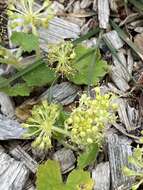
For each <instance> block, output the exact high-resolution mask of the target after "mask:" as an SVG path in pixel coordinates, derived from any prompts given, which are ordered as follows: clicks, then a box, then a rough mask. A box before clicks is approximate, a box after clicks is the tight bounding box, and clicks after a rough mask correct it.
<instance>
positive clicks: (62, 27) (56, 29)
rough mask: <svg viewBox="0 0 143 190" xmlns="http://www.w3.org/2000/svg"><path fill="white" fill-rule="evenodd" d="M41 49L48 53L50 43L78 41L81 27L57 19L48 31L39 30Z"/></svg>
mask: <svg viewBox="0 0 143 190" xmlns="http://www.w3.org/2000/svg"><path fill="white" fill-rule="evenodd" d="M39 35H40V42H41V45H40V46H41V48H42V49H43V50H44V51H48V48H47V44H48V43H59V42H61V41H63V40H64V39H76V38H78V36H79V35H80V27H79V26H78V25H77V24H74V23H72V22H69V21H66V20H64V19H61V18H57V17H55V18H54V19H53V20H52V21H50V23H49V27H48V28H47V29H45V28H40V29H39Z"/></svg>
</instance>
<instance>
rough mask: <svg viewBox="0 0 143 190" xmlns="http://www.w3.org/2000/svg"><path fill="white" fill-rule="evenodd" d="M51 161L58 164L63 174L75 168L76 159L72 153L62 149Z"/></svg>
mask: <svg viewBox="0 0 143 190" xmlns="http://www.w3.org/2000/svg"><path fill="white" fill-rule="evenodd" d="M53 159H54V160H57V161H59V162H60V166H61V171H62V173H63V174H65V173H67V172H69V171H71V170H72V169H73V168H74V167H75V165H74V164H75V162H76V158H75V156H74V154H73V151H71V150H70V149H66V148H63V149H61V150H58V151H57V152H55V153H54V155H53Z"/></svg>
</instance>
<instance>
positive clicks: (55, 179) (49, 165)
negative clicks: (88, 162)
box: [36, 160, 94, 190]
mask: <svg viewBox="0 0 143 190" xmlns="http://www.w3.org/2000/svg"><path fill="white" fill-rule="evenodd" d="M93 184H94V182H93V180H92V179H91V178H90V173H89V172H86V171H83V170H73V171H72V172H71V173H70V174H69V176H68V178H67V181H66V183H64V182H63V180H62V175H61V172H60V165H59V163H58V162H56V161H52V160H48V161H47V162H45V163H44V164H41V165H40V166H39V167H38V171H37V180H36V186H37V190H51V189H52V190H58V189H59V190H92V188H93Z"/></svg>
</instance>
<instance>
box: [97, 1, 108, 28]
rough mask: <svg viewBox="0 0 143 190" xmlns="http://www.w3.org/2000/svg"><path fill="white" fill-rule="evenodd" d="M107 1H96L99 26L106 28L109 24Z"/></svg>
mask: <svg viewBox="0 0 143 190" xmlns="http://www.w3.org/2000/svg"><path fill="white" fill-rule="evenodd" d="M109 15H110V8H109V1H108V0H99V1H98V20H99V26H100V28H104V29H106V28H108V24H109Z"/></svg>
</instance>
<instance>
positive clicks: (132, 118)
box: [115, 98, 141, 132]
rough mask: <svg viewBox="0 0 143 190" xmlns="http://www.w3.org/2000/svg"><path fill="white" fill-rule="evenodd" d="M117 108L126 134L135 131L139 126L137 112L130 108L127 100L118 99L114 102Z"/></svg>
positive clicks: (139, 121)
mask: <svg viewBox="0 0 143 190" xmlns="http://www.w3.org/2000/svg"><path fill="white" fill-rule="evenodd" d="M115 102H116V103H117V104H118V106H119V109H118V114H119V118H120V121H121V122H122V123H123V124H124V125H125V127H126V130H127V131H128V132H130V131H133V130H135V129H136V128H139V127H140V126H141V119H140V117H139V112H138V110H136V109H135V108H133V107H130V106H129V104H128V102H127V100H126V99H123V98H118V99H116V101H115Z"/></svg>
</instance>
